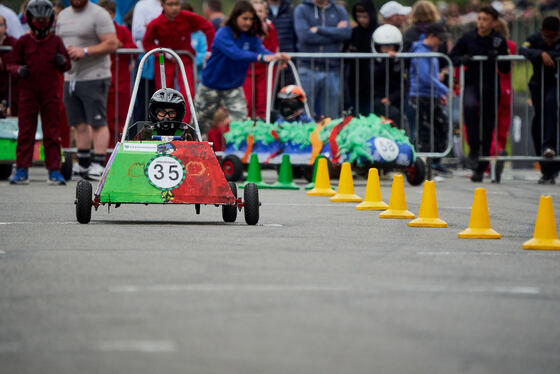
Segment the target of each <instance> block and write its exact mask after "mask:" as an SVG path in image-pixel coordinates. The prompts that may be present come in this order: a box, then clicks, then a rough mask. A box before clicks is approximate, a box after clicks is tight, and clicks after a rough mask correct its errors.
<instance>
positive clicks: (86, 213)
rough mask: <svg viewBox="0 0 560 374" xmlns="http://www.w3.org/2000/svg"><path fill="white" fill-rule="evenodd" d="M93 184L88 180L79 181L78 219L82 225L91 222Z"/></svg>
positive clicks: (77, 195) (77, 189) (77, 186)
mask: <svg viewBox="0 0 560 374" xmlns="http://www.w3.org/2000/svg"><path fill="white" fill-rule="evenodd" d="M91 192H92V188H91V183H89V182H88V181H86V180H83V179H81V180H79V181H78V184H77V185H76V218H77V219H78V222H80V223H89V221H91V206H92V200H91Z"/></svg>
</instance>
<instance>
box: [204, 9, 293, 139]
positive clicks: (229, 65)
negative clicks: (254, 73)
mask: <svg viewBox="0 0 560 374" xmlns="http://www.w3.org/2000/svg"><path fill="white" fill-rule="evenodd" d="M261 35H263V30H262V25H261V22H260V21H259V19H258V17H257V14H256V12H255V9H254V8H253V6H252V5H251V3H250V2H248V1H245V0H241V1H238V2H236V3H235V5H234V7H233V10H232V11H231V14H230V16H229V18H228V20H227V21H226V24H225V26H224V27H221V28H220V29H219V30H218V32H217V33H216V36H215V37H214V43H213V44H212V55H211V56H210V59H209V60H208V62H207V63H206V67H205V68H204V70H203V71H202V79H201V84H200V87H199V89H198V92H197V95H196V99H195V109H196V114H197V118H198V121H199V125H200V130H201V132H202V133H203V134H206V133H208V129H209V128H210V123H211V122H212V117H213V116H214V113H215V112H216V111H217V110H218V108H219V106H220V105H223V106H224V107H225V108H226V110H227V112H228V114H229V119H230V121H240V120H243V119H244V118H246V117H247V104H246V102H245V95H244V94H243V83H245V78H246V77H247V73H248V72H249V65H250V64H251V63H252V62H270V61H275V60H282V61H287V60H289V59H290V56H288V55H287V54H286V53H275V54H273V53H272V52H270V51H269V50H267V49H266V48H264V47H263V45H262V42H261V39H260V38H259V36H261Z"/></svg>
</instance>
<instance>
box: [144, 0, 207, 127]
mask: <svg viewBox="0 0 560 374" xmlns="http://www.w3.org/2000/svg"><path fill="white" fill-rule="evenodd" d="M161 5H162V7H163V12H162V13H161V15H160V16H159V17H157V18H155V19H154V20H152V22H150V23H149V24H148V28H147V29H146V34H145V35H144V39H143V40H142V44H143V45H144V48H145V49H146V51H149V50H152V49H154V48H158V47H164V48H170V49H173V50H184V51H188V52H190V53H191V54H192V55H193V56H195V55H196V52H195V51H194V48H193V47H192V46H191V33H192V32H194V31H198V30H200V31H202V32H203V33H204V34H205V35H206V41H207V43H208V51H210V48H211V46H212V42H213V41H214V34H215V33H216V32H215V31H214V27H213V26H212V24H211V23H210V21H208V20H206V19H205V18H204V17H202V16H199V15H198V14H195V13H192V12H189V11H186V10H181V3H180V2H179V0H161ZM181 60H182V61H183V64H184V65H185V72H186V74H187V79H188V80H189V90H190V92H191V95H192V96H194V77H193V61H192V60H191V58H190V57H189V56H181ZM156 61H157V60H156ZM154 68H155V81H156V89H159V88H161V78H160V75H159V69H160V67H159V63H156V64H155V66H154ZM175 76H177V82H178V85H179V91H180V92H181V94H182V95H183V96H184V97H185V99H186V97H187V96H186V91H185V86H184V82H183V79H182V78H181V71H180V69H179V68H178V67H176V66H175V62H174V61H173V60H171V59H168V58H166V59H165V81H166V84H167V86H168V87H173V86H174V81H175ZM184 120H185V122H189V121H190V112H189V111H187V113H186V114H185V119H184Z"/></svg>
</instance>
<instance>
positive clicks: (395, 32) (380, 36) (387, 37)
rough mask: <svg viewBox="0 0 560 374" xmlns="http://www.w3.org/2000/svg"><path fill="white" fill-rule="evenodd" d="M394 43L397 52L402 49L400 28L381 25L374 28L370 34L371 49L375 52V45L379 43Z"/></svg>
mask: <svg viewBox="0 0 560 374" xmlns="http://www.w3.org/2000/svg"><path fill="white" fill-rule="evenodd" d="M388 44H390V45H394V46H395V47H397V52H400V51H401V50H402V45H403V37H402V34H401V32H400V30H399V29H398V28H397V27H396V26H393V25H388V24H385V25H381V26H379V27H378V28H376V29H375V31H374V32H373V35H372V36H371V49H372V50H373V52H374V53H377V52H378V51H377V48H376V46H380V45H388Z"/></svg>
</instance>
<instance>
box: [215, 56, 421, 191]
mask: <svg viewBox="0 0 560 374" xmlns="http://www.w3.org/2000/svg"><path fill="white" fill-rule="evenodd" d="M269 65H272V63H271V64H269ZM288 66H290V67H291V69H292V72H293V74H294V77H295V78H296V83H297V85H298V86H300V87H301V83H300V80H299V76H298V74H297V71H296V69H295V66H294V65H293V63H291V62H289V63H288ZM272 68H273V67H272V66H269V73H268V84H267V87H269V89H268V90H267V110H266V114H267V115H266V117H267V118H266V121H260V120H257V121H253V120H247V121H238V122H232V123H230V127H229V131H228V132H227V133H225V135H224V137H225V140H226V148H225V151H224V152H223V154H222V161H221V164H222V168H223V170H224V173H225V175H226V178H227V179H228V180H230V181H237V180H239V179H241V178H242V176H243V170H244V167H245V165H246V164H247V163H248V161H249V157H250V155H251V153H255V154H257V156H258V158H259V163H260V164H261V167H276V166H278V165H280V164H281V162H282V155H283V154H289V155H290V161H291V163H292V166H293V167H294V174H295V175H302V176H304V177H305V178H307V179H308V180H310V179H311V177H312V170H313V164H314V162H315V161H316V159H317V157H318V156H319V155H322V156H324V157H325V158H326V159H327V160H328V161H329V164H330V166H331V170H336V168H337V167H338V166H340V165H341V164H342V163H343V162H350V163H351V164H352V165H353V166H354V168H355V169H357V171H358V172H360V171H363V172H364V175H367V170H368V169H369V168H370V167H377V168H379V169H384V170H393V169H401V170H404V172H405V174H406V177H407V180H408V181H409V183H410V184H412V185H419V184H420V183H422V182H423V181H424V179H425V176H426V164H425V163H424V161H423V160H422V159H421V158H420V157H416V152H415V150H414V147H413V145H412V144H411V143H410V141H409V139H408V137H407V136H406V134H405V132H404V130H401V129H398V128H396V127H394V126H393V122H392V121H391V120H389V119H386V118H383V117H379V116H376V115H375V114H370V115H369V116H365V117H364V116H359V117H353V116H346V117H344V118H338V119H332V120H331V119H330V118H326V119H323V120H321V121H319V122H318V123H315V122H310V123H298V122H281V123H271V121H270V114H271V106H272V105H271V104H272V99H271V91H272V89H271V87H272V86H273V85H272V74H271V73H272ZM305 112H306V113H307V116H308V117H311V116H310V112H309V107H308V105H307V102H305Z"/></svg>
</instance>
